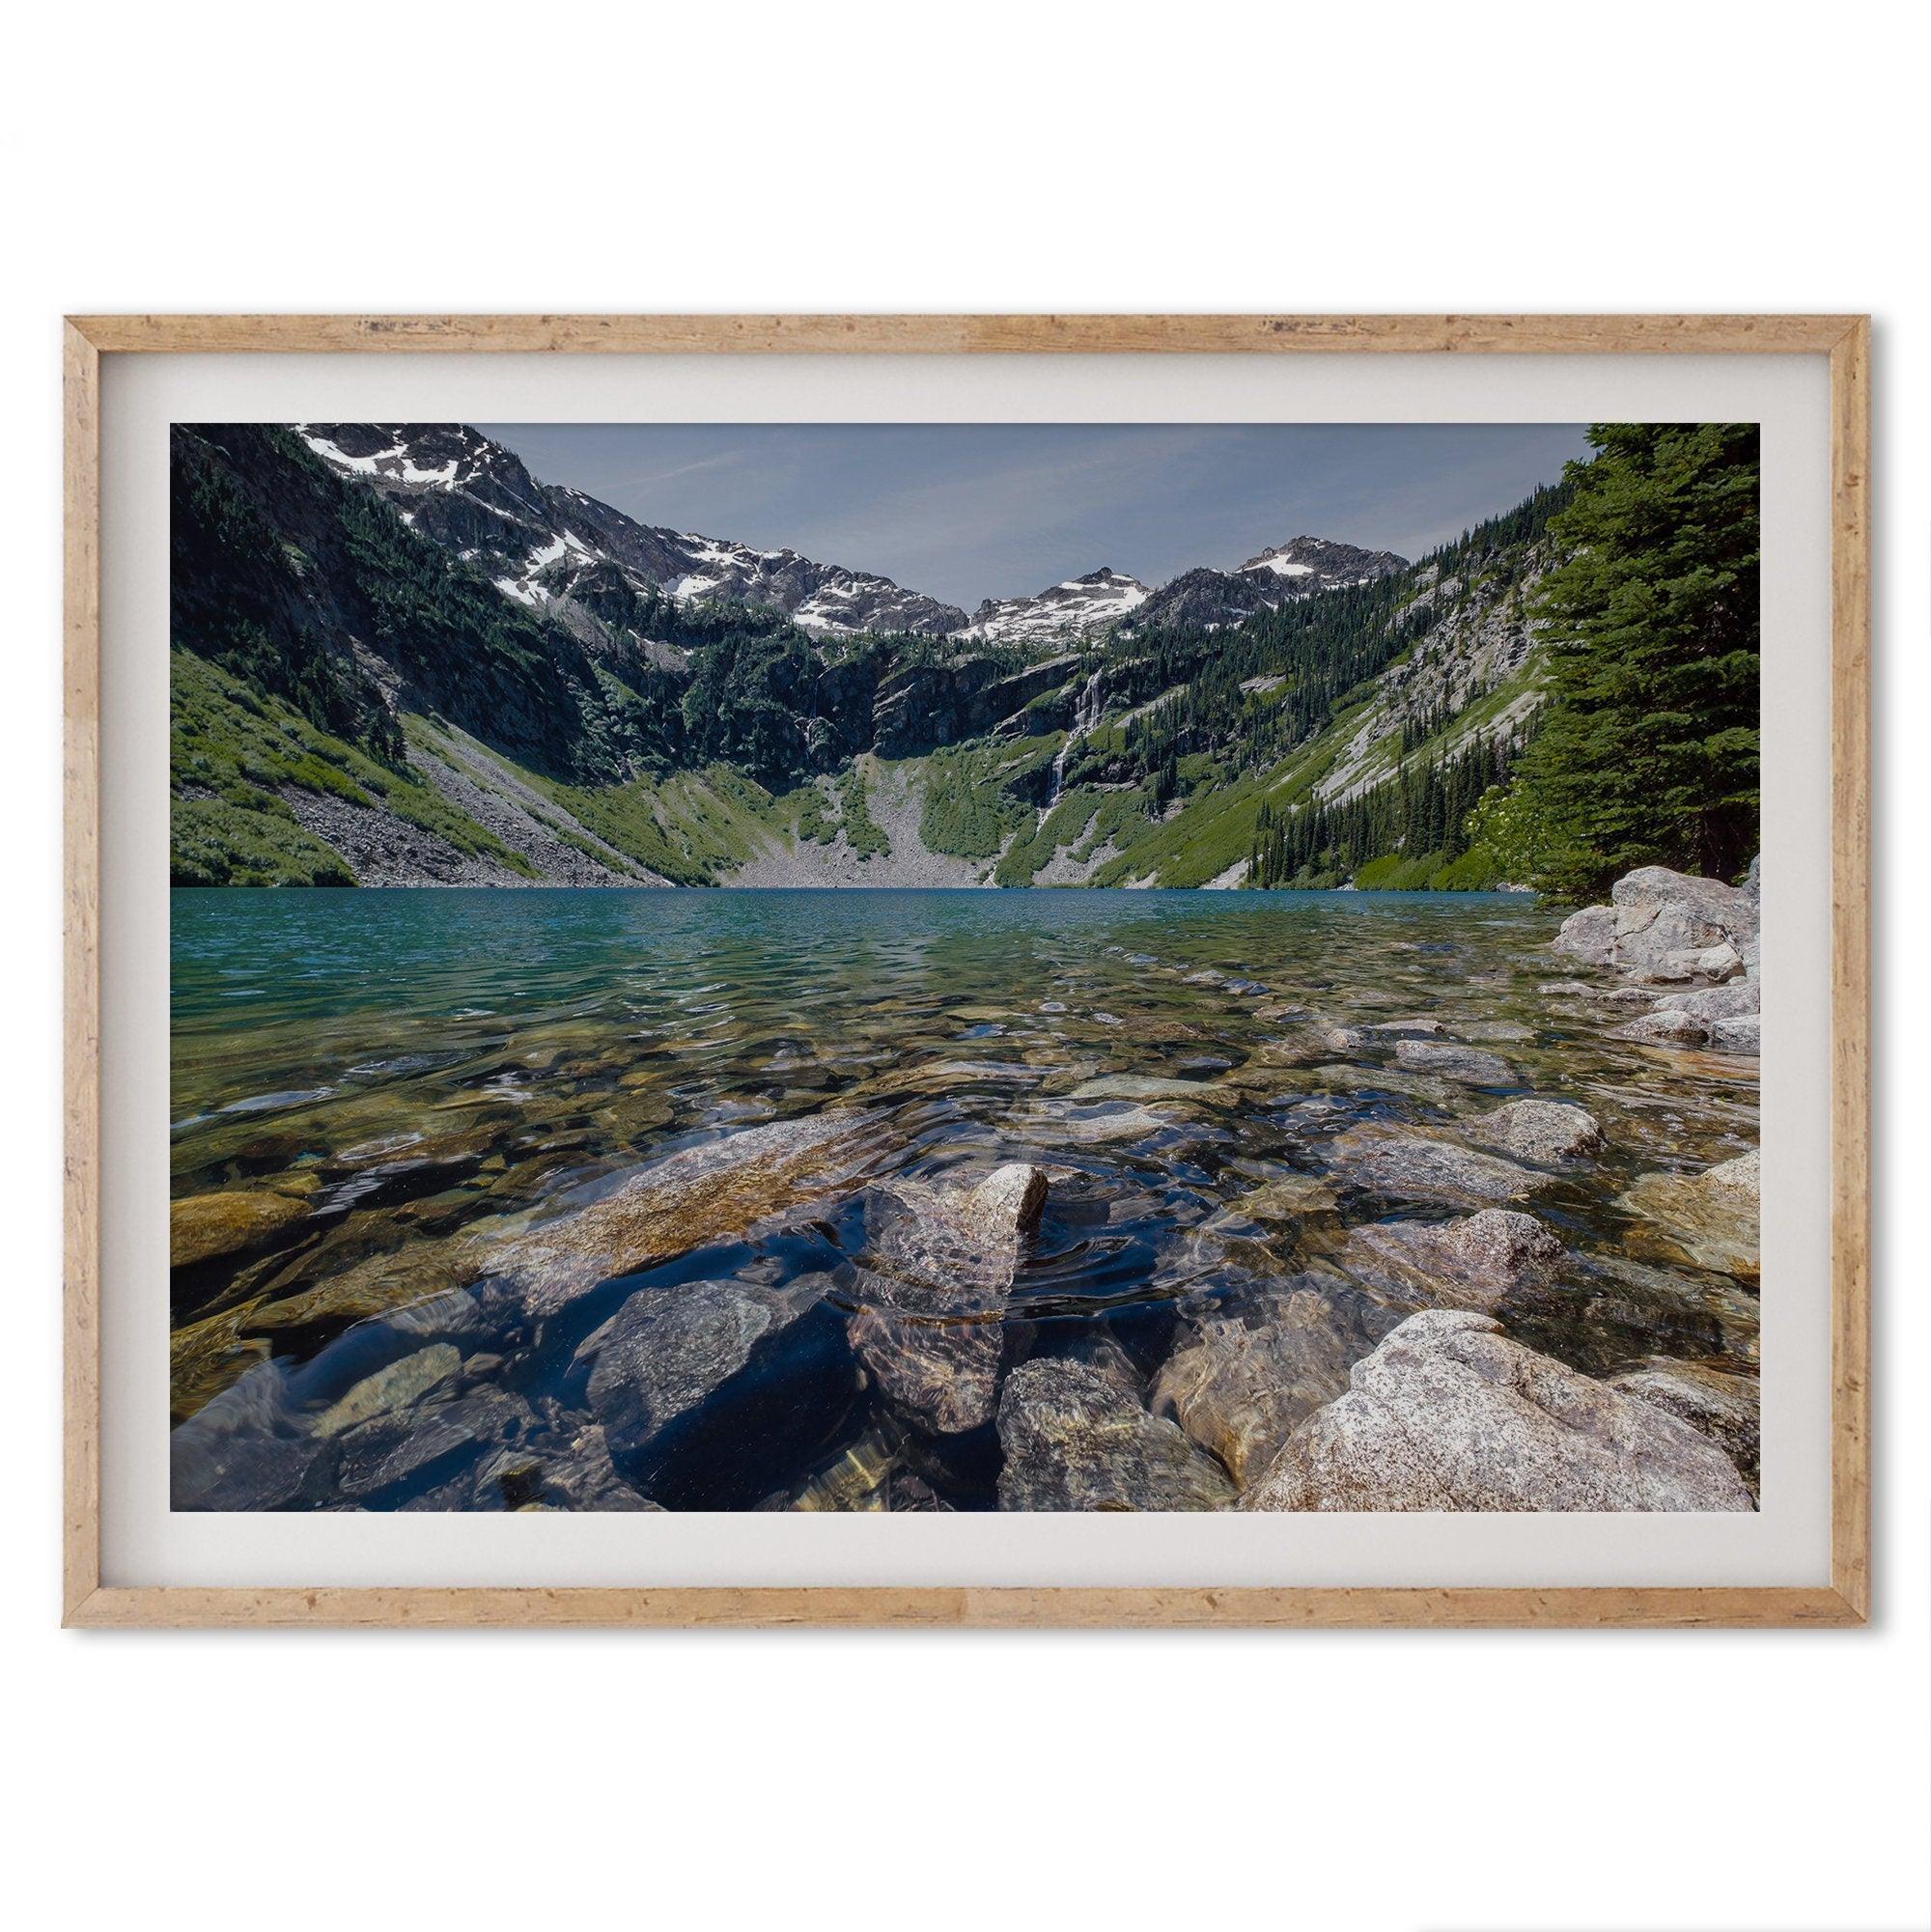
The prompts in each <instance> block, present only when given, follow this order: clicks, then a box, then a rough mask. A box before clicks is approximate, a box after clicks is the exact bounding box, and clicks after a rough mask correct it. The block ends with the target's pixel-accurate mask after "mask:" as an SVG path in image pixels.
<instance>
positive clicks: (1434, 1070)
mask: <svg viewBox="0 0 1931 1932" xmlns="http://www.w3.org/2000/svg"><path fill="white" fill-rule="evenodd" d="M1394 1056H1395V1059H1396V1060H1397V1061H1398V1062H1399V1063H1400V1064H1401V1065H1402V1066H1404V1067H1407V1068H1410V1069H1411V1070H1412V1071H1413V1072H1415V1073H1418V1074H1433V1075H1435V1076H1436V1077H1437V1078H1441V1079H1444V1080H1459V1081H1460V1082H1461V1083H1462V1084H1463V1085H1465V1086H1474V1087H1512V1086H1516V1085H1518V1084H1520V1079H1521V1077H1520V1076H1519V1075H1518V1074H1517V1073H1516V1070H1515V1069H1514V1068H1513V1067H1512V1066H1510V1065H1509V1063H1508V1062H1507V1061H1506V1060H1504V1059H1502V1058H1501V1057H1500V1056H1499V1055H1498V1054H1496V1053H1484V1052H1482V1051H1481V1050H1479V1049H1478V1048H1475V1047H1457V1046H1455V1045H1453V1044H1451V1043H1450V1042H1447V1041H1436V1040H1398V1041H1396V1042H1395V1049H1394Z"/></svg>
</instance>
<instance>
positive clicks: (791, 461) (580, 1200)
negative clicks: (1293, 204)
mask: <svg viewBox="0 0 1931 1932" xmlns="http://www.w3.org/2000/svg"><path fill="white" fill-rule="evenodd" d="M1867 335H1868V331H1867V324H1866V322H1864V320H1863V319H1861V318H1857V317H1814V316H1802V317H1798V316H1780V317H1779V316H1761V317H1707V316H1706V317H1664V316H1642V317H1619V318H1618V317H1609V318H1602V317H1599V318H1585V317H1490V318H1426V317H1312V318H1309V317H1302V318H1295V317H1205V316H1192V317H1189V316H1171V317H1045V316H1034V317H1025V316H1018V317H990V316H989V317H884V316H869V317H865V316H859V317H790V318H785V317H770V318H760V317H575V318H569V317H565V318H550V317H448V318H405V317H358V318H351V317H133V316H126V317H94V318H82V319H78V320H75V321H72V322H70V323H69V325H68V333H67V389H66V394H67V412H68V474H67V493H68V494H67V518H68V537H67V589H68V637H67V653H68V657H67V664H68V734H69V738H68V800H67V809H68V870H67V879H68V907H67V915H68V944H69V956H68V1009H67V1065H68V1089H67V1106H68V1123H67V1134H68V1162H67V1171H68V1187H69V1196H68V1222H67V1254H68V1278H67V1288H66V1294H67V1347H68V1355H67V1377H68V1442H67V1604H66V1613H67V1616H68V1619H69V1620H70V1621H71V1622H74V1623H79V1624H89V1625H122V1624H243V1623H266V1622H276V1623H301V1622H321V1623H341V1624H414V1625H450V1624H464V1623H497V1624H517V1623H528V1624H564V1623H614V1624H666V1623H702V1622H737V1623H927V1624H1021V1623H1056V1624H1109V1623H1142V1624H1146V1623H1169V1624H1214V1623H1226V1624H1270V1625H1280V1626H1294V1625H1320V1624H1329V1625H1331V1624H1421V1623H1438V1624H1459V1625H1473V1624H1525V1623H1532V1622H1545V1623H1559V1624H1603V1625H1609V1624H1710V1625H1719V1624H1723V1625H1729V1624H1779V1625H1796V1624H1817V1625H1833V1624H1854V1623H1858V1622H1861V1621H1862V1620H1863V1619H1864V1617H1865V1616H1866V1614H1867V1609H1868V1601H1869V1550H1868V1541H1869V1532H1868V1487H1869V1466H1868V1442H1869V1434H1868V1415H1867V1395H1866V1352H1867V1346H1868V1306H1869V1301H1868V1297H1869V1284H1868V1280H1867V1253H1868V1246H1867V1235H1866V1224H1867V1216H1868V1199H1867V1196H1868V1182H1867V1171H1866V1170H1867V1148H1868V1128H1867V1082H1868V1040H1867V1033H1868V1017H1869V1013H1868V1007H1869V1001H1868V990H1869V966H1868V906H1867V886H1866V858H1867V846H1868V823H1867V821H1868V770H1867V763H1868V761H1867V750H1866V741H1867V689H1868V668H1867V667H1868V646H1869V612H1868V594H1869V593H1868V575H1867V565H1866V548H1867V528H1868V476H1867V470H1868V447H1867V446H1868V428H1867V425H1868V405H1867V390H1866V384H1867Z"/></svg>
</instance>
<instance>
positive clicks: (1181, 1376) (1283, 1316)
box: [1153, 1274, 1395, 1484]
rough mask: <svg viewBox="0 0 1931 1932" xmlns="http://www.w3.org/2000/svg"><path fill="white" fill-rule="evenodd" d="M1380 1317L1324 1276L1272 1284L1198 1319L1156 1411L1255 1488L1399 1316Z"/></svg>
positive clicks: (1158, 1386)
mask: <svg viewBox="0 0 1931 1932" xmlns="http://www.w3.org/2000/svg"><path fill="white" fill-rule="evenodd" d="M1378 1313H1380V1311H1379V1310H1375V1309H1372V1308H1371V1307H1370V1306H1368V1305H1367V1304H1365V1303H1364V1302H1362V1301H1361V1299H1360V1298H1359V1297H1358V1296H1354V1295H1344V1294H1342V1293H1339V1292H1337V1288H1336V1284H1335V1283H1334V1282H1333V1281H1332V1280H1324V1279H1323V1278H1322V1277H1320V1276H1318V1275H1312V1274H1309V1275H1301V1276H1299V1277H1296V1279H1295V1280H1294V1281H1293V1282H1292V1283H1284V1284H1278V1285H1275V1284H1270V1286H1269V1287H1268V1288H1267V1289H1265V1290H1263V1291H1261V1292H1258V1293H1256V1294H1254V1295H1251V1296H1248V1297H1245V1298H1243V1299H1242V1300H1241V1301H1239V1302H1237V1303H1235V1304H1234V1305H1233V1306H1232V1307H1230V1308H1229V1309H1227V1310H1226V1311H1225V1312H1222V1313H1216V1314H1212V1315H1207V1316H1203V1317H1201V1318H1200V1319H1199V1320H1197V1321H1196V1322H1195V1323H1194V1325H1193V1329H1192V1332H1191V1334H1190V1336H1189V1338H1188V1339H1187V1340H1185V1341H1183V1342H1182V1344H1181V1346H1180V1347H1179V1348H1178V1349H1176V1350H1175V1352H1174V1353H1173V1355H1172V1356H1171V1357H1169V1358H1168V1359H1167V1361H1166V1363H1165V1365H1164V1366H1163V1367H1162V1368H1161V1371H1160V1374H1159V1376H1158V1377H1157V1379H1156V1380H1155V1382H1154V1386H1153V1411H1154V1414H1156V1415H1170V1416H1172V1417H1173V1419H1174V1420H1175V1421H1177V1422H1178V1423H1179V1424H1180V1426H1181V1427H1182V1428H1183V1429H1185V1430H1186V1431H1187V1433H1188V1435H1189V1437H1190V1438H1191V1439H1192V1440H1193V1441H1194V1442H1197V1443H1198V1444H1199V1445H1200V1446H1201V1447H1202V1448H1204V1449H1207V1450H1210V1451H1211V1452H1212V1453H1213V1454H1214V1455H1215V1456H1216V1457H1217V1458H1218V1460H1219V1461H1220V1462H1221V1463H1223V1464H1225V1466H1226V1467H1227V1468H1228V1469H1229V1470H1232V1471H1233V1475H1234V1480H1235V1481H1236V1482H1237V1483H1242V1484H1245V1483H1249V1482H1252V1481H1253V1480H1254V1479H1255V1478H1256V1477H1257V1476H1258V1475H1259V1474H1260V1472H1261V1470H1264V1469H1266V1468H1267V1466H1268V1464H1269V1463H1270V1462H1272V1461H1273V1458H1274V1456H1275V1455H1276V1454H1277V1453H1278V1452H1279V1449H1280V1445H1281V1444H1282V1443H1283V1442H1286V1440H1287V1438H1288V1436H1289V1434H1290V1433H1291V1431H1292V1430H1293V1429H1294V1427H1295V1425H1296V1424H1297V1423H1298V1422H1300V1421H1301V1418H1302V1417H1303V1416H1305V1415H1308V1414H1312V1413H1313V1411H1315V1410H1316V1409H1318V1408H1320V1406H1321V1405H1322V1404H1323V1403H1324V1402H1329V1401H1332V1400H1333V1398H1334V1397H1335V1396H1336V1395H1338V1394H1340V1392H1341V1391H1342V1389H1344V1388H1345V1387H1346V1386H1348V1370H1349V1368H1350V1366H1351V1365H1352V1364H1353V1363H1355V1362H1356V1361H1357V1360H1359V1358H1361V1357H1362V1356H1364V1355H1365V1354H1367V1352H1368V1351H1369V1350H1370V1349H1371V1348H1373V1347H1374V1345H1375V1342H1376V1341H1377V1340H1378V1339H1379V1337H1380V1336H1381V1334H1383V1333H1384V1332H1385V1330H1386V1328H1387V1325H1388V1323H1389V1322H1391V1321H1392V1320H1394V1319H1395V1318H1394V1317H1393V1316H1392V1315H1386V1316H1384V1317H1383V1319H1382V1320H1380V1321H1379V1322H1377V1321H1376V1320H1375V1319H1374V1318H1375V1316H1376V1314H1378Z"/></svg>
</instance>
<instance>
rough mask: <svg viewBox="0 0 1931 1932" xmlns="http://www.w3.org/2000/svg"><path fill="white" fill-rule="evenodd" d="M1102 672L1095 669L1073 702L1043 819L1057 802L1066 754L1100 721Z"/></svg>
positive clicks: (1054, 766)
mask: <svg viewBox="0 0 1931 1932" xmlns="http://www.w3.org/2000/svg"><path fill="white" fill-rule="evenodd" d="M1102 675H1103V674H1102V673H1101V672H1099V671H1095V672H1094V673H1093V675H1092V676H1091V677H1090V678H1088V679H1087V680H1086V682H1085V684H1083V685H1082V686H1080V687H1079V695H1078V697H1077V698H1076V699H1075V700H1074V704H1073V728H1072V730H1070V731H1069V732H1068V733H1067V734H1066V737H1065V739H1064V740H1063V742H1061V744H1060V747H1059V749H1058V751H1057V752H1055V753H1054V754H1053V760H1052V783H1051V784H1050V785H1049V787H1048V788H1047V794H1046V804H1045V806H1044V808H1043V809H1042V810H1041V812H1040V817H1041V818H1042V819H1044V818H1045V817H1046V815H1047V813H1048V812H1049V811H1051V810H1052V808H1053V806H1055V805H1056V804H1058V802H1059V791H1060V787H1061V785H1062V784H1064V782H1065V779H1066V754H1067V753H1068V752H1069V751H1071V750H1072V749H1073V746H1074V743H1075V742H1076V741H1077V740H1078V739H1082V738H1084V737H1085V736H1086V734H1087V733H1088V732H1089V731H1091V730H1092V729H1093V727H1094V726H1095V725H1096V724H1098V723H1099V722H1100V683H1101V678H1102Z"/></svg>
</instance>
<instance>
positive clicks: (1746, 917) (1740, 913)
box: [1550, 862, 1759, 984]
mask: <svg viewBox="0 0 1931 1932" xmlns="http://www.w3.org/2000/svg"><path fill="white" fill-rule="evenodd" d="M1609 897H1610V900H1611V903H1610V904H1609V905H1608V906H1585V907H1583V908H1582V910H1581V911H1579V912H1574V913H1571V914H1570V916H1569V917H1568V918H1567V919H1565V920H1564V921H1563V922H1562V928H1561V930H1560V931H1559V932H1558V933H1557V934H1556V936H1555V938H1553V940H1552V941H1551V942H1550V944H1551V950H1553V951H1554V952H1558V953H1565V954H1567V955H1568V956H1569V957H1571V958H1572V959H1580V960H1582V961H1584V962H1586V963H1587V964H1589V965H1591V966H1615V967H1617V968H1619V969H1620V970H1621V971H1622V972H1624V973H1626V974H1628V975H1629V976H1630V977H1631V978H1633V979H1637V980H1642V981H1647V982H1651V983H1655V984H1668V983H1671V982H1679V981H1690V980H1720V981H1721V980H1728V979H1731V978H1733V977H1735V976H1737V975H1738V974H1748V975H1749V977H1750V978H1752V979H1754V978H1755V977H1756V959H1757V926H1758V916H1759V911H1758V904H1757V891H1756V868H1755V864H1754V862H1752V865H1751V870H1750V873H1749V877H1748V878H1747V880H1746V882H1745V883H1744V885H1742V886H1735V885H1726V884H1724V883H1723V882H1722V881H1721V880H1720V879H1698V878H1695V877H1693V875H1691V874H1689V873H1686V872H1672V871H1671V870H1670V869H1669V868H1668V867H1667V866H1663V865H1644V866H1638V867H1637V869H1636V870H1635V871H1634V872H1629V873H1625V874H1624V876H1623V877H1622V878H1621V879H1619V880H1617V881H1616V882H1615V884H1614V886H1613V887H1612V888H1611V889H1610V893H1609Z"/></svg>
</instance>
